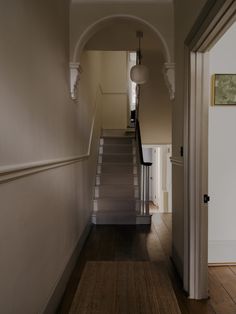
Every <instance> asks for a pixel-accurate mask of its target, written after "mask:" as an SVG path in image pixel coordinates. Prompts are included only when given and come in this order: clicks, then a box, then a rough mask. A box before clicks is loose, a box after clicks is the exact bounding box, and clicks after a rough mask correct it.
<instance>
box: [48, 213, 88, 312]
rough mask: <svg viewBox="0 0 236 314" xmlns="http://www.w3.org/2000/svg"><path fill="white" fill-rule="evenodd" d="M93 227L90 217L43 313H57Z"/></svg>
mask: <svg viewBox="0 0 236 314" xmlns="http://www.w3.org/2000/svg"><path fill="white" fill-rule="evenodd" d="M91 227H92V223H91V219H89V222H88V223H87V225H86V227H85V228H84V231H83V233H82V235H81V236H80V239H79V241H78V243H77V245H76V247H75V249H74V250H73V252H72V255H71V257H70V259H69V261H68V263H67V265H66V267H65V269H64V271H63V273H62V275H61V277H60V279H59V281H58V283H57V284H56V287H55V289H54V291H53V293H52V295H51V297H50V299H49V301H48V303H47V305H46V307H45V309H44V310H43V312H42V313H43V314H54V313H56V311H57V309H58V306H59V305H60V302H61V298H62V296H63V294H64V292H65V289H66V286H67V283H68V281H69V278H70V276H71V274H72V272H73V270H74V268H75V265H76V261H77V259H78V256H79V254H80V252H81V250H82V248H83V245H84V243H85V241H86V239H87V237H88V235H89V233H90V230H91Z"/></svg>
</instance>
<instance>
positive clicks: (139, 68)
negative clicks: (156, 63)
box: [130, 31, 149, 84]
mask: <svg viewBox="0 0 236 314" xmlns="http://www.w3.org/2000/svg"><path fill="white" fill-rule="evenodd" d="M136 36H137V38H138V41H139V49H138V51H137V64H136V65H135V66H133V67H132V68H131V70H130V78H131V81H133V82H135V83H136V84H144V83H146V82H147V81H148V77H149V71H148V68H147V67H146V66H145V65H143V64H141V60H142V54H141V38H143V32H142V31H137V32H136Z"/></svg>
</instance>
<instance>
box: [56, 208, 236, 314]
mask: <svg viewBox="0 0 236 314" xmlns="http://www.w3.org/2000/svg"><path fill="white" fill-rule="evenodd" d="M171 227H172V223H171V214H163V213H158V212H157V213H154V214H153V217H152V225H151V227H148V226H93V228H92V230H91V232H90V235H89V237H88V239H87V242H86V244H85V245H84V247H83V249H82V251H81V254H80V257H79V259H78V262H77V264H76V267H75V269H74V271H73V273H72V275H71V278H70V280H69V283H68V286H67V289H66V291H65V294H64V296H63V298H62V302H61V304H60V306H59V309H58V311H57V313H59V314H67V313H69V311H70V308H71V304H72V301H73V298H74V295H75V293H76V290H77V287H78V284H79V282H80V280H81V275H82V273H83V270H84V269H85V265H86V263H87V262H89V261H94V262H99V261H117V262H121V261H130V262H131V261H150V262H155V263H158V264H159V265H160V264H162V265H164V266H165V267H166V269H167V271H168V274H169V278H170V280H171V284H172V287H173V290H174V293H175V295H176V298H177V301H178V304H179V308H180V310H181V313H183V314H223V313H224V314H236V304H235V302H236V301H235V300H236V279H235V278H236V266H225V267H209V290H210V291H209V294H210V297H209V299H208V300H202V301H195V300H190V299H188V297H187V296H186V295H185V293H184V292H183V289H182V282H181V280H180V279H179V277H178V275H177V273H176V271H175V268H174V267H173V265H172V262H171V260H170V256H171ZM124 272H125V271H124V270H123V273H122V271H121V275H122V274H123V275H122V276H124ZM130 276H131V275H130ZM130 278H131V277H130ZM97 284H98V285H99V283H97ZM127 289H129V290H131V291H132V289H134V282H132V280H131V279H130V280H129V281H128V286H127ZM124 291H126V290H124ZM130 298H131V299H132V295H131V296H130ZM104 302H105V301H104ZM107 306H108V305H107ZM123 306H124V305H122V304H120V307H121V309H120V311H122V310H123V312H120V313H122V314H129V313H128V312H125V308H124V307H123ZM134 310H135V308H134ZM134 313H135V314H136V313H138V312H135V311H134V312H132V314H134ZM143 313H144V312H143ZM144 314H145V313H144ZM147 314H149V313H147Z"/></svg>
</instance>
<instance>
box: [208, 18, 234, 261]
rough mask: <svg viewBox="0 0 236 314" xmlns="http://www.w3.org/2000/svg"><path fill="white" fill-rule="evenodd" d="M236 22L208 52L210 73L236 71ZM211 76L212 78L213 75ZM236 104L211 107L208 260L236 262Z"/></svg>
mask: <svg viewBox="0 0 236 314" xmlns="http://www.w3.org/2000/svg"><path fill="white" fill-rule="evenodd" d="M235 38H236V23H235V24H234V25H233V26H232V27H231V28H230V29H229V30H228V31H227V32H226V33H225V35H224V36H223V37H222V38H221V39H220V40H219V41H218V43H217V44H216V45H215V46H214V47H213V48H212V49H211V51H210V53H209V59H210V76H211V75H212V74H217V73H233V74H235V73H236V63H235V55H236V45H235ZM210 78H211V77H210ZM235 134H236V107H235V106H231V107H230V106H226V107H224V106H215V107H212V106H210V107H209V176H208V177H209V195H210V197H211V201H210V202H209V207H208V208H209V251H208V254H209V262H213V263H214V262H215V263H217V262H218V263H226V262H236V228H235V220H236V212H235V186H236V167H235V160H236V145H235V144H234V143H235Z"/></svg>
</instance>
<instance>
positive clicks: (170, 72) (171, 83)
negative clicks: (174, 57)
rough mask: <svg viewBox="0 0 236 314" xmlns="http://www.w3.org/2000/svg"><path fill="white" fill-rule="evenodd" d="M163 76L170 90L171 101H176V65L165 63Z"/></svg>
mask: <svg viewBox="0 0 236 314" xmlns="http://www.w3.org/2000/svg"><path fill="white" fill-rule="evenodd" d="M163 74H164V79H165V83H166V86H167V88H168V90H169V94H170V100H174V99H175V64H174V63H164V67H163Z"/></svg>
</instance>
